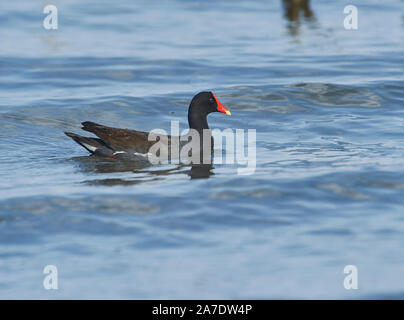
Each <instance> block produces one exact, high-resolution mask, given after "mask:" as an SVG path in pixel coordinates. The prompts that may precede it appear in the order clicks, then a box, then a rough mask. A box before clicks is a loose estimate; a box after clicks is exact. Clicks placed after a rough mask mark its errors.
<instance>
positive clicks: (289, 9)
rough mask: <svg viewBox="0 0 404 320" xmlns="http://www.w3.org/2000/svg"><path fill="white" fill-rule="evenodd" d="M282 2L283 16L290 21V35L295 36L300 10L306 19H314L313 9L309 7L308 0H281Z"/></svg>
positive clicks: (297, 30) (297, 29) (298, 25)
mask: <svg viewBox="0 0 404 320" xmlns="http://www.w3.org/2000/svg"><path fill="white" fill-rule="evenodd" d="M282 2H283V9H284V12H285V17H286V19H288V20H289V22H290V23H289V25H288V29H289V32H290V33H291V34H292V35H294V36H295V35H297V34H298V33H299V27H300V14H301V12H303V16H304V18H305V19H306V20H307V21H313V20H314V14H313V11H312V10H311V9H310V0H282Z"/></svg>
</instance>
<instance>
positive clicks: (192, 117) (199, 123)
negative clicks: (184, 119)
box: [188, 108, 209, 133]
mask: <svg viewBox="0 0 404 320" xmlns="http://www.w3.org/2000/svg"><path fill="white" fill-rule="evenodd" d="M188 124H189V128H190V129H195V130H197V131H198V132H200V133H202V131H203V130H204V129H209V126H208V120H207V115H206V114H201V113H196V112H192V108H190V110H189V112H188Z"/></svg>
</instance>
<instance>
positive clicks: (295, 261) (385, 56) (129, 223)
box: [0, 0, 404, 299]
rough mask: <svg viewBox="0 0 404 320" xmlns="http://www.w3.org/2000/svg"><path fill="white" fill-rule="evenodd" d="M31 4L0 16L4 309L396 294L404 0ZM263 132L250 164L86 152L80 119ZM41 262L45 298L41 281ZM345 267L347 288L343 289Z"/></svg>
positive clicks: (401, 208)
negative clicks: (212, 96)
mask: <svg viewBox="0 0 404 320" xmlns="http://www.w3.org/2000/svg"><path fill="white" fill-rule="evenodd" d="M45 4H46V3H44V2H43V1H27V0H26V1H18V2H12V3H7V4H6V3H4V4H2V10H1V14H0V26H1V28H0V39H1V46H0V82H1V87H0V88H1V90H0V128H1V130H0V148H1V151H2V152H1V153H0V177H1V179H0V298H3V299H5V298H44V299H48V298H49V299H60V298H68V299H71V298H80V299H89V298H114V299H116V298H118V299H119V298H120V299H153V298H160V299H162V298H163V299H175V298H211V299H216V298H230V299H236V298H243V299H244V298H259V299H262V298H263V299H268V298H346V299H352V298H404V255H403V250H402V246H403V243H404V232H403V231H404V202H403V196H404V169H403V158H404V139H403V125H404V120H403V119H404V118H403V111H402V110H403V109H402V106H403V102H404V93H403V92H404V91H403V89H404V79H403V72H404V58H403V51H404V50H403V49H404V2H403V1H394V0H389V1H366V3H363V4H362V3H361V4H358V5H357V6H358V11H359V29H358V30H356V31H348V30H345V29H344V27H343V19H344V17H345V16H344V14H343V9H344V7H345V6H346V5H348V4H351V3H350V2H349V1H310V3H309V11H307V10H306V12H305V11H304V10H301V11H300V12H299V15H298V16H297V15H296V12H294V13H293V14H292V13H290V12H289V13H288V12H287V11H285V10H284V7H283V3H282V1H271V2H269V3H268V1H255V2H247V1H246V2H239V3H234V2H233V1H225V0H222V1H215V2H214V4H213V3H212V2H210V1H208V2H207V1H183V0H177V1H160V2H155V3H153V4H151V3H150V2H149V1H136V2H135V3H134V2H133V1H129V0H124V1H119V2H118V3H114V4H113V5H112V4H111V2H110V1H88V2H87V3H83V1H77V0H73V1H69V2H68V3H66V2H65V1H54V4H55V5H56V6H57V8H58V12H59V28H58V30H45V29H44V28H43V27H42V19H43V18H44V16H45V15H44V14H42V10H43V6H44V5H45ZM202 90H213V91H214V92H215V93H216V95H217V96H218V97H219V99H220V100H221V102H222V103H223V104H224V105H225V106H227V107H228V108H229V109H230V110H231V112H232V116H231V117H224V116H223V115H221V114H214V115H211V116H210V117H209V123H210V126H211V127H212V128H220V129H225V128H240V129H245V130H247V129H256V130H257V168H256V171H255V173H254V174H253V175H250V176H239V175H237V170H236V169H237V167H236V166H230V165H225V164H223V165H219V164H214V165H213V166H212V167H202V168H190V167H189V166H175V165H168V166H167V165H166V166H154V167H143V166H139V165H136V164H132V165H128V164H122V163H113V162H110V161H105V160H101V159H95V158H91V157H88V156H87V152H86V151H85V150H84V149H83V148H81V147H80V146H78V145H77V144H75V143H74V142H73V141H71V140H70V139H69V138H67V137H66V136H65V135H64V134H63V131H72V132H76V133H82V132H81V131H80V129H79V128H80V122H81V121H85V120H90V121H95V122H100V123H102V124H105V125H111V126H115V127H124V128H133V129H138V130H143V131H149V130H151V129H154V128H162V129H165V130H169V128H170V121H171V120H177V121H179V122H180V126H181V129H185V128H187V116H186V113H187V107H188V104H189V101H190V100H191V98H192V96H193V95H194V94H195V93H197V92H199V91H202ZM46 265H55V266H57V268H58V274H59V289H58V290H50V291H47V290H45V289H44V288H43V285H42V282H43V279H44V275H43V273H42V271H43V268H44V267H45V266H46ZM346 265H355V266H357V268H358V272H359V289H358V290H345V289H344V287H343V280H344V277H345V274H344V273H343V269H344V267H345V266H346Z"/></svg>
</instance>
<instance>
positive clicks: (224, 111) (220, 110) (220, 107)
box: [212, 92, 231, 116]
mask: <svg viewBox="0 0 404 320" xmlns="http://www.w3.org/2000/svg"><path fill="white" fill-rule="evenodd" d="M212 95H213V98H215V100H216V103H217V111H219V112H221V113H224V114H226V115H228V116H231V112H230V111H229V109H227V108H226V107H225V106H224V105H222V104H221V103H220V101H219V99H218V98H216V96H215V94H214V93H213V92H212Z"/></svg>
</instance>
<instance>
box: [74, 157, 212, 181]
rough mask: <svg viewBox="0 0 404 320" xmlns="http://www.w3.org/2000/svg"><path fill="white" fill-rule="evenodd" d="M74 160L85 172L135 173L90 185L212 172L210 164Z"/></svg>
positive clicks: (84, 158) (204, 176)
mask: <svg viewBox="0 0 404 320" xmlns="http://www.w3.org/2000/svg"><path fill="white" fill-rule="evenodd" d="M71 160H74V161H75V162H76V163H77V164H78V165H79V167H80V168H81V169H82V170H83V171H86V172H90V173H101V174H105V173H106V174H108V173H112V174H113V173H121V172H128V173H130V172H132V173H135V175H131V174H128V176H127V177H125V178H122V177H120V178H116V177H108V178H105V176H104V177H103V179H91V180H87V181H85V183H88V184H92V185H94V184H95V185H108V186H115V185H134V184H140V183H144V182H148V181H156V180H161V179H164V178H166V177H168V176H170V175H175V174H186V175H187V176H189V177H190V178H191V179H203V178H209V177H210V176H211V175H213V174H214V173H213V172H212V170H213V165H212V164H192V165H191V164H190V165H185V164H179V165H174V166H169V167H168V168H167V167H165V168H164V167H160V168H159V167H153V166H152V165H150V164H148V163H146V162H143V163H139V162H133V161H109V160H106V159H105V158H102V157H97V156H93V157H74V158H72V159H71Z"/></svg>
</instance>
